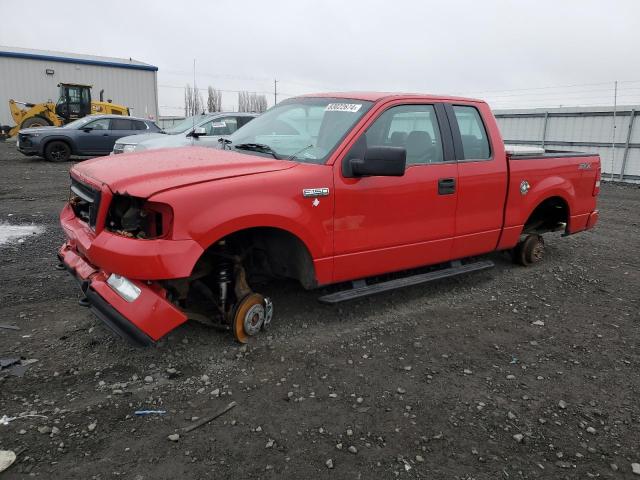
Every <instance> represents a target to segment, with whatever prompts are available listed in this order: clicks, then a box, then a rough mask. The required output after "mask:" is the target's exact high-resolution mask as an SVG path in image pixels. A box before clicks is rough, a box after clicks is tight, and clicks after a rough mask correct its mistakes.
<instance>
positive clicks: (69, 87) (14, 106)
mask: <svg viewBox="0 0 640 480" xmlns="http://www.w3.org/2000/svg"><path fill="white" fill-rule="evenodd" d="M58 87H60V97H59V98H58V102H57V103H53V102H46V103H36V104H34V103H26V102H17V101H15V100H9V110H10V111H11V116H12V117H13V120H14V121H15V122H16V126H15V127H12V128H11V129H9V131H8V136H9V137H12V136H14V135H15V134H16V133H18V131H19V130H21V129H23V128H33V127H47V126H55V127H60V126H62V125H64V124H65V123H69V122H71V121H73V120H77V119H78V118H82V117H85V116H87V115H97V114H112V115H129V108H128V107H125V106H122V105H116V104H114V103H111V100H107V101H106V102H105V101H103V98H102V96H103V93H104V90H101V91H100V101H99V102H92V101H91V85H81V84H78V83H60V84H58ZM18 105H23V106H24V108H20V107H19V106H18Z"/></svg>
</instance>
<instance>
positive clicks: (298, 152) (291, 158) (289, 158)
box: [287, 143, 313, 160]
mask: <svg viewBox="0 0 640 480" xmlns="http://www.w3.org/2000/svg"><path fill="white" fill-rule="evenodd" d="M312 147H313V143H312V144H310V145H307V146H306V147H304V148H301V149H300V150H298V151H297V152H296V153H294V154H293V155H289V156H288V157H287V160H294V159H295V158H296V157H297V156H298V155H300V154H301V153H302V152H306V151H307V150H309V149H310V148H312Z"/></svg>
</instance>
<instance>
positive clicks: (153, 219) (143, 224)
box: [107, 195, 173, 240]
mask: <svg viewBox="0 0 640 480" xmlns="http://www.w3.org/2000/svg"><path fill="white" fill-rule="evenodd" d="M172 223H173V210H172V209H171V207H170V206H169V205H166V204H164V203H157V202H149V201H147V200H145V199H144V198H137V197H132V196H130V195H114V196H113V199H112V200H111V205H110V206H109V211H108V213H107V230H110V231H112V232H114V233H117V234H118V235H122V236H124V237H129V238H137V239H140V240H152V239H154V238H161V237H166V236H167V235H168V234H169V232H170V231H171V226H172Z"/></svg>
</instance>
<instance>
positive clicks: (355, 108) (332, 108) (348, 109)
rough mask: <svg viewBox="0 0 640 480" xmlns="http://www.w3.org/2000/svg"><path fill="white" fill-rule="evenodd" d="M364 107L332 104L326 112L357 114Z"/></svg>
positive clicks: (349, 104) (354, 104) (360, 105)
mask: <svg viewBox="0 0 640 480" xmlns="http://www.w3.org/2000/svg"><path fill="white" fill-rule="evenodd" d="M360 107H362V104H361V103H330V104H329V105H327V108H325V109H324V111H325V112H352V113H355V112H357V111H358V110H360Z"/></svg>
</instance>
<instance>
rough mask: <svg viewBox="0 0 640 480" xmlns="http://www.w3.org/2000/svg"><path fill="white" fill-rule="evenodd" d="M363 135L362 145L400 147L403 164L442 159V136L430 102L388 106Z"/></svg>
mask: <svg viewBox="0 0 640 480" xmlns="http://www.w3.org/2000/svg"><path fill="white" fill-rule="evenodd" d="M364 138H365V140H366V148H368V147H372V146H390V147H403V148H404V149H406V151H407V165H418V164H429V163H439V162H442V161H443V154H442V138H441V136H440V128H439V127H438V121H437V119H436V112H435V110H434V108H433V105H399V106H397V107H392V108H390V109H389V110H387V111H385V112H384V113H383V114H382V115H380V117H378V119H377V120H376V121H375V122H374V123H373V124H372V125H371V126H370V127H369V128H368V129H367V131H366V132H365V134H364ZM358 143H359V144H360V145H361V147H362V143H361V142H358Z"/></svg>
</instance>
